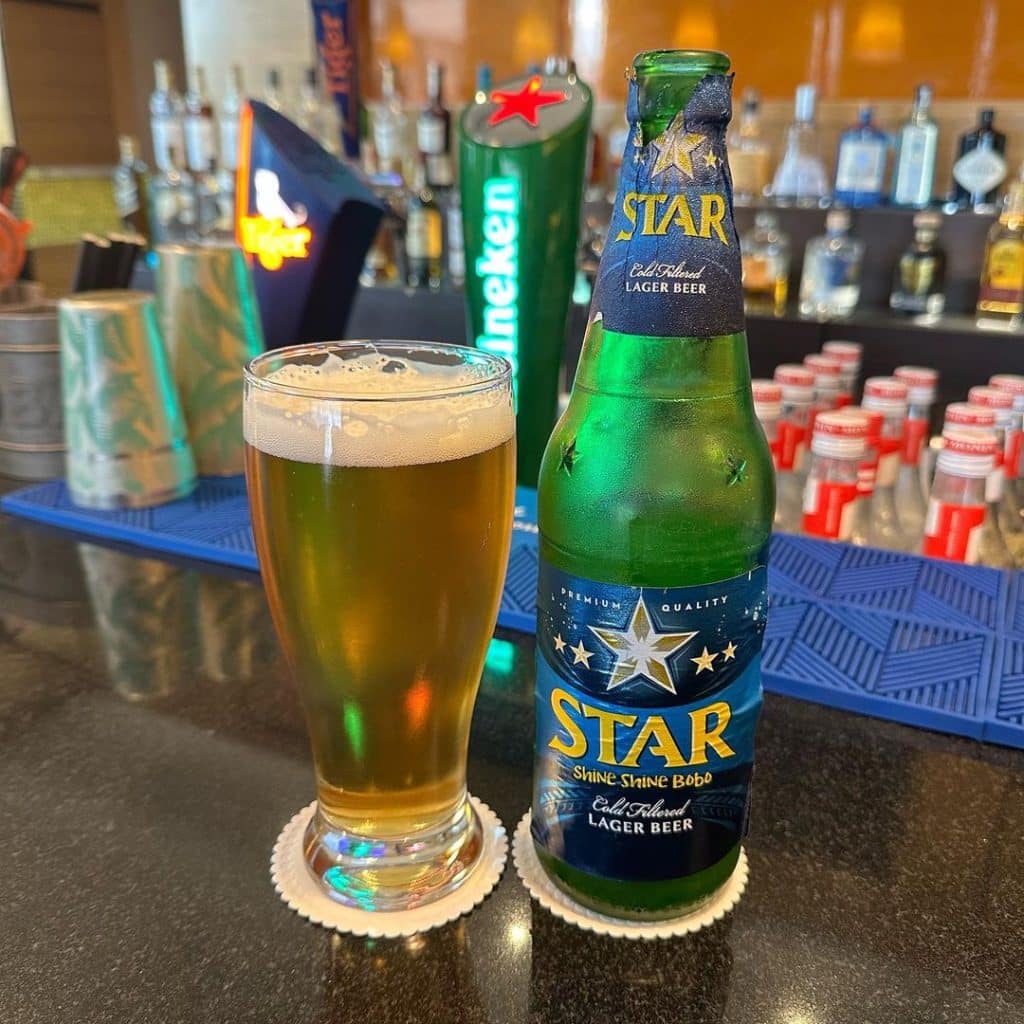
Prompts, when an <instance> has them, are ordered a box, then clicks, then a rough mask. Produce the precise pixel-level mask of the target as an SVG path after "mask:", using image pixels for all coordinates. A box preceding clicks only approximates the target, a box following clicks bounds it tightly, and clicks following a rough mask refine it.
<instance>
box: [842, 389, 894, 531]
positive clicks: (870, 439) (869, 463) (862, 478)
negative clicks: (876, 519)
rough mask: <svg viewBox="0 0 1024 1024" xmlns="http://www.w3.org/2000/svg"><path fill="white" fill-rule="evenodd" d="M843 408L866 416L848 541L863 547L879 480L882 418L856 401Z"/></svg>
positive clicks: (869, 528)
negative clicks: (865, 427) (855, 502)
mask: <svg viewBox="0 0 1024 1024" xmlns="http://www.w3.org/2000/svg"><path fill="white" fill-rule="evenodd" d="M842 411H843V412H844V413H849V414H851V415H860V416H863V417H864V419H865V420H867V438H866V440H865V444H864V457H863V458H862V459H861V461H860V465H859V466H858V467H857V504H856V506H855V507H854V510H853V524H852V525H851V527H850V543H851V544H856V545H857V546H858V547H866V546H867V545H868V544H870V543H871V499H872V496H873V495H874V493H875V483H876V482H877V480H878V459H879V445H880V443H881V438H882V424H883V423H884V422H885V418H884V417H883V416H882V414H881V413H880V412H878V410H876V409H865V408H864V407H863V406H859V405H848V406H846V407H845V408H844V409H843V410H842Z"/></svg>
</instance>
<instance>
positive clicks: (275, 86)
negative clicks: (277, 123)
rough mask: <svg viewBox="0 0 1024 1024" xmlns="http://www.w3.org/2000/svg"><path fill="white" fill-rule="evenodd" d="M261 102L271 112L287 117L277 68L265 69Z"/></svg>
mask: <svg viewBox="0 0 1024 1024" xmlns="http://www.w3.org/2000/svg"><path fill="white" fill-rule="evenodd" d="M263 102H264V103H266V105H267V106H268V107H270V109H271V110H276V111H277V112H278V113H279V114H284V116H285V117H287V116H288V111H287V109H286V107H287V104H286V103H285V100H284V89H283V87H282V85H281V72H280V70H279V69H278V68H267V77H266V79H265V80H264V83H263Z"/></svg>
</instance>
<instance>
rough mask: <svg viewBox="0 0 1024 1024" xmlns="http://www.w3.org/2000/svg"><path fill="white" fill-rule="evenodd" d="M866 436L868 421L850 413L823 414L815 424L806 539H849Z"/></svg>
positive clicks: (806, 490) (805, 513)
mask: <svg viewBox="0 0 1024 1024" xmlns="http://www.w3.org/2000/svg"><path fill="white" fill-rule="evenodd" d="M867 434H868V422H867V419H865V418H864V417H862V416H857V415H854V414H851V412H850V410H849V409H843V410H835V409H834V410H832V411H830V412H824V413H822V414H821V415H820V416H819V417H818V418H817V419H816V420H815V422H814V433H813V434H812V435H811V465H810V469H809V470H808V472H807V483H806V484H805V486H804V502H803V521H802V525H803V531H804V533H806V534H807V535H808V536H811V537H824V538H826V539H828V540H849V539H850V534H851V532H852V529H853V516H854V510H855V508H856V504H857V495H858V491H857V484H858V479H859V476H860V466H861V463H862V462H863V460H864V455H865V450H866V446H867Z"/></svg>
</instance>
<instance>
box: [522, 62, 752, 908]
mask: <svg viewBox="0 0 1024 1024" xmlns="http://www.w3.org/2000/svg"><path fill="white" fill-rule="evenodd" d="M728 66H729V65H728V58H726V57H725V56H724V55H722V54H713V53H704V52H699V51H693V50H683V51H664V50H660V51H654V52H651V53H646V54H640V55H639V56H638V57H637V58H636V60H635V63H634V70H635V77H634V79H633V80H631V81H630V83H629V91H630V96H629V100H628V101H627V102H628V106H629V109H630V111H631V117H632V120H633V124H632V126H631V127H632V128H633V130H634V131H635V132H636V133H637V135H636V136H634V137H636V138H637V147H636V155H637V156H638V157H639V159H638V160H637V162H636V163H634V162H633V160H632V159H629V160H627V161H626V162H624V164H623V171H622V180H621V182H620V185H619V193H618V197H617V201H616V205H615V210H614V212H613V214H612V218H613V219H612V224H611V230H609V232H608V242H607V244H606V246H605V249H604V253H603V256H602V260H601V266H600V270H599V272H598V277H597V283H596V287H595V291H594V300H593V306H592V313H591V319H590V323H589V325H588V329H587V335H586V338H585V340H584V343H583V351H582V355H581V357H580V362H579V367H578V369H577V371H576V380H575V384H574V386H573V391H572V395H571V397H570V399H569V405H568V407H567V409H566V411H565V413H564V414H563V415H562V417H561V418H560V419H559V421H558V424H557V425H556V427H555V430H554V433H553V434H552V435H551V439H550V441H549V443H548V446H547V449H546V451H545V455H544V461H543V466H542V469H541V475H540V484H539V487H538V495H539V498H538V507H539V510H540V520H539V528H540V558H539V578H540V584H539V587H538V595H539V596H538V609H537V673H536V676H537V682H536V708H537V716H536V720H537V721H536V725H537V729H536V737H537V742H536V746H535V750H536V761H535V773H534V779H535V785H534V801H533V810H532V838H533V841H534V846H535V848H536V850H537V854H538V857H539V859H540V862H541V864H542V866H543V867H544V869H545V871H546V872H547V874H548V875H549V876H550V878H551V879H552V882H553V884H556V885H558V886H559V887H560V888H561V889H563V890H564V891H566V892H567V893H569V895H570V896H572V897H573V898H574V899H576V900H577V901H582V902H583V903H584V904H585V905H586V906H589V907H591V908H593V909H594V910H596V911H598V912H600V913H606V914H612V915H615V916H617V917H629V918H634V919H635V918H641V919H645V920H651V919H659V918H668V917H675V916H678V915H679V914H680V912H681V911H682V910H684V909H685V908H690V907H693V906H694V905H699V904H703V903H705V902H706V901H707V900H708V899H709V898H710V897H712V896H713V895H714V894H715V893H716V892H717V891H719V890H720V888H721V886H722V885H723V884H724V883H725V882H726V881H727V880H728V878H729V877H730V876H731V874H732V872H733V870H734V869H735V865H736V863H737V858H738V857H739V855H740V841H741V838H742V834H743V830H744V828H745V822H746V803H747V780H748V779H749V777H750V776H749V772H750V770H751V768H752V763H753V729H754V726H755V722H756V720H757V717H758V712H759V708H760V696H759V692H760V683H759V669H758V662H759V657H758V655H759V651H760V645H761V630H762V628H763V618H764V615H763V608H764V606H765V597H766V595H765V591H764V589H763V588H764V583H765V578H766V575H767V573H766V557H767V548H768V541H769V538H770V527H771V506H772V468H771V458H770V454H769V452H768V447H767V445H766V444H765V441H764V435H763V433H762V431H761V429H760V428H759V427H758V425H757V422H756V419H755V417H754V409H753V402H752V400H751V389H750V372H749V369H748V362H747V355H746V338H745V332H744V328H743V294H742V289H741V284H740V261H739V253H738V247H737V244H736V232H735V228H734V227H733V223H732V216H733V215H732V203H731V201H730V200H731V194H730V190H729V184H728V180H729V179H728V169H727V167H726V166H725V162H724V161H723V160H720V159H719V160H714V159H712V160H708V161H707V162H705V160H704V159H701V158H700V157H701V156H702V155H705V154H706V155H708V156H714V154H716V153H719V154H721V153H723V151H724V147H725V133H726V128H727V119H728V108H729V104H728V89H729V86H730V84H731V76H728V75H727V71H728ZM691 133H692V134H691ZM694 134H699V135H700V140H701V141H700V143H699V145H700V147H701V149H702V151H704V152H702V153H700V154H694V155H695V156H696V157H697V159H695V160H694V161H693V173H692V174H691V173H689V160H688V159H687V160H683V159H679V160H678V161H677V162H676V163H673V164H669V165H668V166H667V167H665V168H664V169H662V170H661V171H660V172H659V174H658V177H657V178H656V179H655V180H656V182H657V188H658V190H659V193H661V192H663V193H665V194H666V195H667V196H668V201H669V202H672V203H680V204H682V205H684V206H685V205H686V204H687V203H689V204H691V205H692V206H693V207H694V208H695V209H698V210H699V209H700V208H701V207H702V206H705V207H706V206H707V204H708V203H710V204H711V206H712V207H713V208H716V209H721V212H722V214H723V218H724V219H723V220H722V222H721V225H720V227H721V229H722V235H721V236H720V235H719V234H718V232H717V231H715V232H713V233H712V235H711V236H710V237H702V236H700V235H699V234H687V233H685V232H684V231H681V230H678V228H676V229H672V230H670V231H669V232H668V234H667V235H664V236H657V237H650V238H648V237H644V236H641V235H640V233H639V232H637V234H636V237H635V238H632V239H631V240H630V239H627V238H622V237H618V238H617V236H622V235H624V234H627V232H626V231H625V228H626V226H627V225H628V224H629V220H628V217H629V213H628V210H629V206H628V204H627V203H626V202H625V198H626V196H627V195H628V194H629V193H630V192H632V191H633V190H635V189H638V188H643V183H644V182H646V181H649V180H650V173H651V169H652V168H653V167H654V166H655V165H656V163H657V161H659V159H661V158H660V157H659V153H662V154H663V153H664V152H665V151H666V148H665V147H666V146H671V147H673V151H676V150H677V149H678V148H679V147H682V146H684V145H692V144H693V143H692V139H693V135H694ZM655 139H658V140H659V142H658V144H654V140H655ZM686 139H690V142H685V140H686ZM633 155H634V154H633V153H631V154H630V156H631V157H632V156H633ZM684 166H685V168H686V169H684ZM726 239H727V240H728V241H727V242H726V241H725V240H726ZM634 260H639V261H640V262H641V265H642V266H646V265H647V264H648V263H649V262H650V261H651V260H654V261H661V262H663V261H665V260H668V261H670V262H671V263H672V264H673V265H676V264H679V263H680V262H683V263H685V265H686V266H692V265H701V266H705V267H706V270H705V276H707V275H708V274H711V275H712V278H711V280H712V281H714V282H715V283H714V285H713V287H712V286H709V287H708V288H707V294H706V295H702V294H700V295H699V294H689V295H687V294H685V293H684V292H682V291H680V292H679V293H675V294H674V293H673V292H672V290H671V289H666V290H665V292H664V293H663V294H656V293H651V292H644V291H640V290H638V289H630V288H628V285H629V284H630V283H631V281H632V282H633V283H635V281H636V278H635V277H634V278H632V279H631V278H630V276H629V270H630V267H631V266H632V265H633V262H634ZM695 438H699V439H700V442H699V443H696V444H694V443H691V442H692V441H693V440H694V439H695ZM729 452H736V453H739V452H742V453H743V456H742V465H741V464H740V462H738V461H736V462H735V464H734V461H733V460H729V461H728V463H723V462H722V461H721V460H722V459H723V457H724V456H725V453H729ZM719 466H721V468H724V469H726V472H725V473H724V474H723V473H721V472H719V471H718V468H717V467H719ZM729 467H731V468H729ZM687 494H690V495H693V498H694V500H692V501H691V500H686V499H685V498H684V495H687ZM563 592H564V593H565V594H567V595H568V594H570V593H571V597H564V598H560V597H558V596H556V595H558V594H560V593H563ZM712 595H713V596H712ZM714 597H718V598H719V602H718V603H717V604H715V605H714V607H713V608H712V607H710V605H712V604H714ZM613 604H614V605H617V606H618V610H616V611H613V610H612V606H613ZM737 635H738V636H739V639H736V636H737ZM570 646H572V647H574V648H575V649H576V650H577V651H578V652H580V654H579V656H577V657H576V659H575V664H574V661H573V658H572V657H571V656H567V654H568V653H569V647H570ZM673 651H678V653H677V654H676V655H675V656H672V652H673ZM630 652H633V654H631V653H630ZM647 652H650V654H649V656H648V653H647ZM634 654H635V655H637V656H633V655H634ZM588 659H589V661H588ZM741 659H742V660H741ZM585 662H586V664H584V663H585ZM725 694H728V697H726V696H725ZM726 699H728V703H729V707H730V713H729V715H728V716H727V715H726V714H725V712H724V706H723V705H722V703H721V702H722V701H724V700H726ZM709 702H710V703H709ZM593 705H600V707H601V709H602V710H601V712H600V713H601V714H602V715H604V717H605V720H607V721H608V722H611V721H613V720H615V721H628V722H632V723H634V725H635V727H636V732H635V734H634V735H635V736H636V737H643V739H639V738H638V739H637V740H636V742H632V747H633V749H632V751H631V752H630V751H627V744H626V743H623V745H622V749H621V750H620V751H619V752H618V753H616V752H614V751H612V750H611V746H609V744H608V743H606V744H605V748H604V752H603V754H601V756H603V757H605V759H606V761H614V762H615V764H616V765H618V764H620V761H619V758H624V760H625V762H627V763H628V764H629V766H630V772H632V773H635V774H636V775H637V776H641V775H642V776H648V775H651V776H652V777H653V776H655V775H660V776H661V777H662V778H663V779H664V780H665V781H666V788H665V789H662V790H659V792H658V795H657V798H656V802H657V807H658V813H659V815H660V817H661V820H662V822H663V823H664V821H682V820H683V818H684V816H685V817H686V822H689V827H688V828H686V829H683V828H680V829H678V831H677V830H675V829H671V828H665V829H661V828H657V829H655V828H653V827H645V829H644V830H643V831H641V830H640V829H637V828H631V829H628V830H623V829H620V828H619V826H620V825H621V824H622V822H621V821H620V820H619V819H618V817H617V816H616V814H613V813H610V811H614V810H615V802H616V800H619V802H620V803H621V800H620V796H621V792H622V791H621V790H620V789H618V788H616V786H617V782H616V780H617V779H618V780H619V781H621V778H622V776H621V775H616V773H614V772H608V771H605V770H589V769H591V768H592V767H593V766H595V765H598V764H599V762H598V761H597V757H598V754H599V750H598V747H599V742H598V741H599V737H598V730H597V722H596V719H591V718H588V717H587V715H588V714H590V713H596V711H597V708H596V707H592V706H593ZM584 707H588V708H591V712H586V711H585V710H584ZM573 708H579V710H577V711H574V710H572V709H573ZM714 709H717V713H716V710H714ZM654 711H656V712H657V713H656V714H652V712H654ZM709 712H710V714H711V716H712V719H715V720H717V725H716V728H717V729H718V731H719V733H720V734H721V735H720V738H721V740H722V744H721V745H720V747H719V749H718V750H715V749H714V748H713V746H712V745H710V744H708V743H706V742H705V740H704V739H700V740H699V742H697V744H696V746H695V747H694V749H693V750H691V749H690V747H691V746H693V744H690V743H687V744H686V746H687V750H688V753H689V756H688V757H687V758H685V762H686V764H684V758H682V757H676V756H675V754H674V753H671V754H669V756H666V752H667V751H668V748H669V747H672V746H674V743H672V741H671V740H670V738H669V737H670V736H672V735H679V734H680V733H682V734H683V735H690V733H691V732H692V726H693V723H696V722H705V723H706V716H707V715H708V713H709ZM570 716H571V717H572V722H570V723H569V724H570V726H571V729H572V730H573V733H574V735H578V736H579V737H580V742H579V743H569V742H565V740H564V737H565V736H566V735H567V734H566V733H565V730H564V728H563V725H564V724H565V723H566V722H569V717H570ZM726 717H728V719H729V721H728V722H725V718H726ZM577 722H578V723H579V724H578V725H577ZM560 723H561V724H560ZM620 728H621V726H620ZM658 729H660V731H661V739H658V737H656V736H655V735H654V732H653V731H652V730H658ZM610 735H611V734H610V732H608V730H607V729H606V731H605V736H606V738H607V737H608V736H610ZM614 745H615V744H612V746H614ZM624 751H625V752H626V753H625V754H624V753H623V752H624ZM723 755H725V756H727V759H726V760H725V761H722V760H721V758H722V757H723ZM695 762H696V763H698V764H699V765H700V769H699V770H700V771H702V772H704V774H703V775H702V776H700V778H699V779H696V781H695V778H696V776H697V775H698V774H699V772H694V771H693V769H692V765H693V764H694V763H695ZM705 768H707V769H709V771H704V769H705ZM585 769H586V770H585ZM573 779H576V780H578V781H571V780H573ZM567 782H568V784H570V785H571V786H573V787H574V788H573V791H572V792H573V798H572V800H569V801H567V800H565V799H564V798H563V795H564V793H565V792H566V789H565V787H566V785H567ZM698 787H700V788H698ZM698 805H699V806H707V807H714V808H715V810H714V811H713V812H711V813H708V814H707V815H703V814H698V813H697V811H696V807H697V806H698ZM650 806H651V807H652V808H653V807H654V806H655V802H653V801H652V803H651V804H650ZM577 808H588V809H589V811H588V812H585V813H583V814H579V813H577ZM609 809H610V810H609ZM587 813H589V814H590V815H591V817H590V818H589V820H588V818H587ZM601 821H604V822H605V824H604V825H600V827H599V823H600V822H601ZM684 823H685V822H684Z"/></svg>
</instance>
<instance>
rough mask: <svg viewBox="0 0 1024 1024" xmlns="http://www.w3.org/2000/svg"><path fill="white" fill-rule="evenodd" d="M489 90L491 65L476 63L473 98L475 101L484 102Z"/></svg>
mask: <svg viewBox="0 0 1024 1024" xmlns="http://www.w3.org/2000/svg"><path fill="white" fill-rule="evenodd" d="M490 92H491V65H490V64H477V66H476V93H475V95H474V96H473V100H474V102H476V103H486V102H487V97H488V96H489V95H490Z"/></svg>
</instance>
